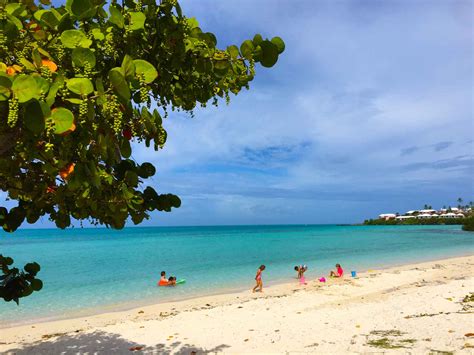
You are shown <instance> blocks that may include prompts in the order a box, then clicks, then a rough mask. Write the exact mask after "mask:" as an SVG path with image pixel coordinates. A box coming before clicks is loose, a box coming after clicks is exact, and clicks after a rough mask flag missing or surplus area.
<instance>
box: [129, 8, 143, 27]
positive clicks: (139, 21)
mask: <svg viewBox="0 0 474 355" xmlns="http://www.w3.org/2000/svg"><path fill="white" fill-rule="evenodd" d="M129 15H130V30H132V31H138V30H142V29H144V28H145V21H146V16H145V14H144V13H143V12H129Z"/></svg>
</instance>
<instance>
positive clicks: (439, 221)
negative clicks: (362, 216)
mask: <svg viewBox="0 0 474 355" xmlns="http://www.w3.org/2000/svg"><path fill="white" fill-rule="evenodd" d="M465 220H466V218H441V217H433V218H423V219H418V218H409V219H402V220H398V219H388V220H385V219H382V218H377V219H366V220H365V221H364V225H369V226H371V225H384V226H385V225H388V226H396V225H431V224H433V225H443V224H445V225H454V224H464V222H465Z"/></svg>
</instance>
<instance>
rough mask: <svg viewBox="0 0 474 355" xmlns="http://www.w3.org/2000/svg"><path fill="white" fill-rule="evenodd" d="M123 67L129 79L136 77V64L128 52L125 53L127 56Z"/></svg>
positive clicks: (124, 58)
mask: <svg viewBox="0 0 474 355" xmlns="http://www.w3.org/2000/svg"><path fill="white" fill-rule="evenodd" d="M121 68H122V71H123V72H124V73H125V78H126V79H127V80H133V79H134V78H135V64H134V63H133V59H132V57H130V56H129V55H128V54H125V57H123V61H122V66H121Z"/></svg>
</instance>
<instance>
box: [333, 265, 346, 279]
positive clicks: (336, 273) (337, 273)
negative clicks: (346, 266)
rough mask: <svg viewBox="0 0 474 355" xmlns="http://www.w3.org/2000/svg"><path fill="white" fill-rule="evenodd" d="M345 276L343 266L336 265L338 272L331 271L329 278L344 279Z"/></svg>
mask: <svg viewBox="0 0 474 355" xmlns="http://www.w3.org/2000/svg"><path fill="white" fill-rule="evenodd" d="M342 275H344V270H343V269H342V267H341V264H336V271H331V273H330V274H329V276H331V277H342Z"/></svg>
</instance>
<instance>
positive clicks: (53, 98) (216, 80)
mask: <svg viewBox="0 0 474 355" xmlns="http://www.w3.org/2000/svg"><path fill="white" fill-rule="evenodd" d="M216 45H217V40H216V37H215V36H214V34H212V33H210V32H204V31H203V30H202V29H201V28H200V27H199V24H198V22H197V20H196V19H194V18H187V17H185V16H184V15H183V13H182V11H181V7H180V6H179V4H178V3H177V1H175V0H162V1H161V2H160V3H156V1H155V0H124V1H122V2H120V4H119V3H117V1H112V2H111V3H110V5H106V4H105V2H104V1H101V0H67V1H66V4H65V5H63V6H60V7H54V6H52V5H51V4H50V1H49V0H41V1H40V2H39V3H38V2H36V1H34V0H23V1H20V2H11V1H6V0H0V189H1V190H3V191H5V192H7V193H8V197H9V198H10V199H11V200H16V201H18V205H17V206H16V207H13V208H11V209H10V210H9V211H8V210H7V209H6V208H4V207H0V225H2V226H3V229H4V230H6V231H14V230H16V229H17V228H18V227H19V226H20V225H21V224H22V223H23V222H24V221H25V220H26V221H27V222H28V223H35V222H36V221H37V220H38V219H39V218H40V217H41V216H44V215H46V216H49V218H50V219H51V220H52V221H54V222H55V223H56V225H57V226H58V227H59V228H66V227H67V226H69V225H70V223H71V217H72V218H75V219H77V220H84V219H86V220H90V221H91V222H93V223H98V224H105V225H107V226H111V227H113V228H122V227H123V226H124V225H125V222H126V221H127V219H128V218H131V220H132V221H133V222H134V223H135V224H138V223H140V222H141V221H143V219H144V218H147V217H148V215H149V212H151V211H154V210H160V211H170V210H171V208H172V207H179V206H180V203H181V202H180V199H179V198H178V197H177V196H175V195H172V194H159V193H158V192H156V191H155V190H154V189H153V188H152V187H150V186H147V187H145V186H144V181H145V180H146V179H147V178H149V177H151V176H153V175H154V174H155V167H154V166H153V165H152V164H150V163H147V162H145V163H141V164H140V163H137V162H135V161H134V160H133V159H131V155H132V147H131V145H130V140H133V141H135V142H139V143H141V142H142V143H144V144H145V145H146V146H152V147H154V149H155V150H159V149H161V148H163V146H164V144H165V142H166V131H165V130H164V128H163V126H162V119H163V117H162V116H163V115H164V116H166V112H167V109H173V110H174V109H180V110H185V111H192V110H193V109H194V108H195V107H196V105H201V106H206V105H207V104H209V103H211V104H215V105H217V102H218V99H219V98H225V99H226V100H227V101H228V100H229V95H230V94H231V93H233V94H238V93H239V92H240V91H241V90H242V89H243V88H248V86H249V82H250V81H251V80H252V79H253V78H254V74H255V63H260V64H261V65H262V66H264V67H271V66H273V65H274V64H275V63H276V62H277V60H278V56H279V54H281V53H282V52H283V50H284V48H285V44H284V42H283V41H282V40H281V39H280V38H279V37H274V38H272V39H271V40H268V39H263V38H262V36H261V35H255V36H254V37H253V39H251V40H250V39H249V40H246V41H244V42H243V43H242V44H241V45H240V46H235V45H231V46H228V47H227V48H225V49H219V48H217V47H216Z"/></svg>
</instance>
